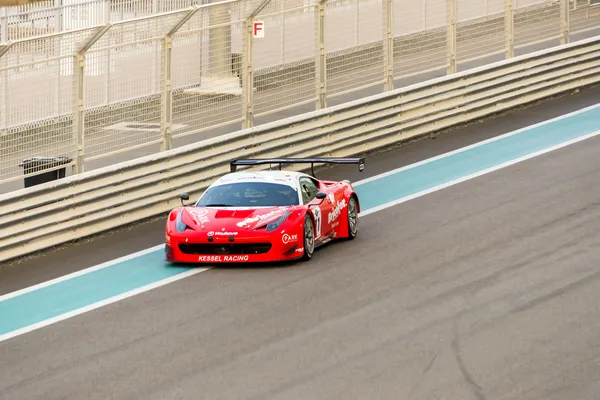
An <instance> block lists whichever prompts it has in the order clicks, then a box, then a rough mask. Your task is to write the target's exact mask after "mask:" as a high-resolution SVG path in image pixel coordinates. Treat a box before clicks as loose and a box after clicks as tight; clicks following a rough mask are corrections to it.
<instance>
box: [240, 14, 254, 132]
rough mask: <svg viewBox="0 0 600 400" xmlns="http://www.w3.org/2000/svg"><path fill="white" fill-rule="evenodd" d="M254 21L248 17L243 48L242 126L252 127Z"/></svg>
mask: <svg viewBox="0 0 600 400" xmlns="http://www.w3.org/2000/svg"><path fill="white" fill-rule="evenodd" d="M253 22H254V19H253V18H247V19H246V29H244V46H243V48H242V114H243V115H242V118H243V121H242V128H250V127H252V126H253V125H254V107H253V105H254V70H253V65H252V52H253V49H252V47H253V44H254V41H253V36H252V35H253V31H252V25H253Z"/></svg>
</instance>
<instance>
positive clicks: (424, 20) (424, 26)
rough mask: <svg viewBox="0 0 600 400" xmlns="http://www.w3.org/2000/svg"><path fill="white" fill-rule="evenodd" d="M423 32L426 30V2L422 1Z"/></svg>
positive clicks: (425, 0)
mask: <svg viewBox="0 0 600 400" xmlns="http://www.w3.org/2000/svg"><path fill="white" fill-rule="evenodd" d="M423 30H424V31H426V30H427V0H423Z"/></svg>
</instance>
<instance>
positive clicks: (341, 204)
mask: <svg viewBox="0 0 600 400" xmlns="http://www.w3.org/2000/svg"><path fill="white" fill-rule="evenodd" d="M344 208H346V199H342V200H340V201H338V202H337V204H336V205H335V208H334V209H333V210H332V211H331V212H330V213H329V215H328V216H327V222H328V223H330V224H331V223H332V222H333V221H335V220H336V219H338V217H339V216H340V214H341V213H342V210H343V209H344Z"/></svg>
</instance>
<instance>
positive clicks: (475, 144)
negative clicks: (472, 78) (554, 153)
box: [352, 103, 600, 186]
mask: <svg viewBox="0 0 600 400" xmlns="http://www.w3.org/2000/svg"><path fill="white" fill-rule="evenodd" d="M598 107H600V103H598V104H595V105H593V106H589V107H586V108H582V109H581V110H577V111H573V112H572V113H569V114H565V115H561V116H559V117H556V118H553V119H549V120H547V121H542V122H538V123H537V124H533V125H529V126H526V127H524V128H520V129H517V130H516V131H512V132H508V133H505V134H503V135H499V136H494V137H493V138H489V139H486V140H483V141H481V142H477V143H473V144H471V145H469V146H466V147H461V148H460V149H456V150H452V151H449V152H447V153H443V154H440V155H437V156H435V157H431V158H427V159H425V160H422V161H418V162H416V163H413V164H409V165H405V166H404V167H400V168H396V169H393V170H391V171H387V172H384V173H382V174H379V175H375V176H372V177H370V178H365V179H361V180H359V181H356V182H353V183H352V186H360V185H362V184H364V183H367V182H371V181H374V180H377V179H381V178H383V177H386V176H389V175H394V174H397V173H398V172H402V171H406V170H408V169H412V168H415V167H418V166H420V165H423V164H428V163H430V162H433V161H436V160H440V159H442V158H446V157H450V156H452V155H454V154H458V153H462V152H465V151H467V150H471V149H475V148H477V147H480V146H483V145H485V144H488V143H492V142H496V141H498V140H502V139H504V138H507V137H510V136H514V135H516V134H519V133H521V132H524V131H528V130H531V129H534V128H537V127H540V126H544V125H548V124H550V123H552V122H556V121H560V120H563V119H565V118H569V117H572V116H574V115H578V114H582V113H584V112H586V111H590V110H593V109H595V108H598Z"/></svg>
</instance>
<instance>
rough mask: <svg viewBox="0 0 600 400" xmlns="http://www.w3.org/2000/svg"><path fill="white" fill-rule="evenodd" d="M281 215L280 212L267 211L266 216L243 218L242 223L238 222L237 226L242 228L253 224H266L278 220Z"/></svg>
mask: <svg viewBox="0 0 600 400" xmlns="http://www.w3.org/2000/svg"><path fill="white" fill-rule="evenodd" d="M281 215H283V211H282V210H273V211H269V212H268V213H266V214H262V215H257V216H256V217H252V218H245V219H244V220H243V221H240V222H238V223H237V226H239V227H240V228H243V227H245V226H248V225H250V224H253V223H255V222H261V223H262V222H267V221H269V222H270V221H271V220H274V219H277V218H279V217H280V216H281Z"/></svg>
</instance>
